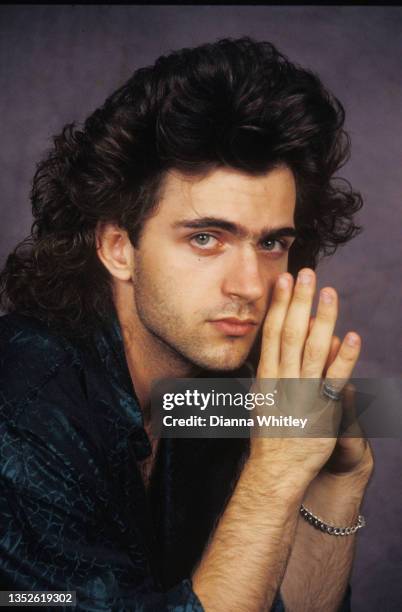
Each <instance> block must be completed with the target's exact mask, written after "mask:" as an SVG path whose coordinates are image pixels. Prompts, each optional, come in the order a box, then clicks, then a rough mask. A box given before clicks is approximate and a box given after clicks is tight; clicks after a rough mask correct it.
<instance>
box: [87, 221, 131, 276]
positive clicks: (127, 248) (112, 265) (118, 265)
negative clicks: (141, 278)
mask: <svg viewBox="0 0 402 612" xmlns="http://www.w3.org/2000/svg"><path fill="white" fill-rule="evenodd" d="M96 250H97V253H98V257H99V259H100V260H101V262H102V263H103V265H104V266H105V268H107V270H108V271H109V272H110V274H111V275H112V276H113V277H114V278H116V279H119V280H122V281H129V280H131V277H132V273H133V265H134V256H133V255H134V247H133V245H132V244H131V242H130V239H129V237H128V234H127V232H126V230H124V229H122V228H121V227H119V226H118V225H116V224H114V223H98V225H97V228H96Z"/></svg>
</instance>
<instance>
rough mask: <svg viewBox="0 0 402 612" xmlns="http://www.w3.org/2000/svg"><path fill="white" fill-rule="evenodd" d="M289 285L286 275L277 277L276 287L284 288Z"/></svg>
mask: <svg viewBox="0 0 402 612" xmlns="http://www.w3.org/2000/svg"><path fill="white" fill-rule="evenodd" d="M288 286H289V279H288V277H287V276H280V277H279V278H278V287H280V288H281V289H286V288H287V287H288Z"/></svg>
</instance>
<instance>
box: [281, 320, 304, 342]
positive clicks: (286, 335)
mask: <svg viewBox="0 0 402 612" xmlns="http://www.w3.org/2000/svg"><path fill="white" fill-rule="evenodd" d="M282 340H283V342H284V344H295V343H297V342H298V341H299V340H300V332H299V331H298V330H297V329H296V328H295V327H291V326H288V325H285V327H284V328H283V331H282Z"/></svg>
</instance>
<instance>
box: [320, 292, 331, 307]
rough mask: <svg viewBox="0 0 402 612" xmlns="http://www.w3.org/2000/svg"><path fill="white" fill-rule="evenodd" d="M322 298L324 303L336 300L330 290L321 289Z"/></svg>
mask: <svg viewBox="0 0 402 612" xmlns="http://www.w3.org/2000/svg"><path fill="white" fill-rule="evenodd" d="M321 299H322V301H323V302H324V304H331V303H332V302H333V301H334V296H333V295H332V293H330V292H329V291H321Z"/></svg>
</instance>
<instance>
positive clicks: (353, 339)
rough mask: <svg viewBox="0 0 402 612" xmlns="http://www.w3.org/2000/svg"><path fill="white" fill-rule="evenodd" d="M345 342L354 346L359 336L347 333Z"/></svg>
mask: <svg viewBox="0 0 402 612" xmlns="http://www.w3.org/2000/svg"><path fill="white" fill-rule="evenodd" d="M346 343H347V344H349V346H356V345H357V344H359V338H358V336H356V334H348V335H347V336H346Z"/></svg>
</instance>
